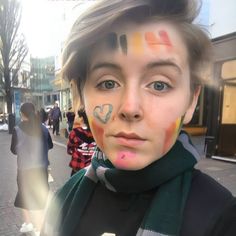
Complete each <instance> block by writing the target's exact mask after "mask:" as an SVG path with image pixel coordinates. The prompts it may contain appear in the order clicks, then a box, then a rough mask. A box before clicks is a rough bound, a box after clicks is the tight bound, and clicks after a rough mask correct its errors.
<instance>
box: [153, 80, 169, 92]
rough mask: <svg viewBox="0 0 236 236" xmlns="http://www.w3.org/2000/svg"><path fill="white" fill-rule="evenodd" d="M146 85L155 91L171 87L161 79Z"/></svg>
mask: <svg viewBox="0 0 236 236" xmlns="http://www.w3.org/2000/svg"><path fill="white" fill-rule="evenodd" d="M148 87H150V88H153V89H154V90H156V91H160V92H161V91H166V90H168V89H170V88H171V86H170V85H169V84H167V83H165V82H162V81H154V82H152V83H151V84H149V85H148Z"/></svg>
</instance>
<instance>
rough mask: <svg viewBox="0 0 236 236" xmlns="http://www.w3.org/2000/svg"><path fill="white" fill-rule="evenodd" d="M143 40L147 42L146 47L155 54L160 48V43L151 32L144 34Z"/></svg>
mask: <svg viewBox="0 0 236 236" xmlns="http://www.w3.org/2000/svg"><path fill="white" fill-rule="evenodd" d="M144 38H145V40H146V42H147V45H148V47H149V48H150V49H151V50H152V51H155V52H157V51H158V50H159V48H160V41H159V40H158V38H157V37H156V35H155V34H154V33H153V32H145V34H144Z"/></svg>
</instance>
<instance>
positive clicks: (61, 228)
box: [43, 131, 199, 236]
mask: <svg viewBox="0 0 236 236" xmlns="http://www.w3.org/2000/svg"><path fill="white" fill-rule="evenodd" d="M197 159H199V154H198V153H197V151H196V150H195V148H194V147H193V145H192V143H191V141H190V139H189V137H188V135H187V134H186V133H185V132H183V131H181V133H180V135H179V137H178V139H177V141H176V143H175V145H174V146H173V147H172V148H171V150H170V151H169V152H168V153H167V154H166V155H165V156H163V157H162V158H161V159H159V160H157V161H155V162H154V163H152V164H151V165H149V166H147V167H145V168H144V169H142V170H137V171H125V170H118V169H116V168H114V167H113V166H112V164H111V163H110V162H109V161H108V160H107V159H106V157H105V155H104V154H103V153H102V152H101V151H100V150H99V149H98V150H97V151H96V152H95V154H94V156H93V159H92V165H90V166H89V168H88V169H87V170H82V171H80V172H79V173H78V174H76V175H75V176H73V177H72V178H71V179H70V180H69V181H68V182H67V183H66V184H65V186H64V187H63V188H62V189H61V190H60V191H59V192H58V193H57V195H56V196H55V198H54V200H53V201H52V204H51V207H50V209H49V211H48V214H47V220H46V223H45V225H44V232H46V235H50V236H52V235H53V236H56V235H60V236H70V235H72V232H73V231H74V230H75V229H76V226H77V224H78V221H79V220H80V217H81V216H82V213H83V210H84V209H85V207H86V205H87V203H88V199H89V198H90V196H91V195H92V194H93V191H94V189H95V186H96V184H97V183H98V182H100V183H102V184H104V185H105V186H106V188H108V189H109V190H110V191H114V192H122V193H140V192H144V191H147V190H150V189H155V188H156V189H157V191H156V192H155V194H154V197H153V199H152V202H151V204H150V207H149V209H147V211H146V213H145V216H144V218H143V221H142V223H141V225H140V227H139V229H138V232H137V235H138V236H169V235H173V236H174V235H176V236H177V235H179V232H180V227H181V224H182V218H183V210H184V207H185V202H186V199H187V197H188V192H189V189H190V186H191V178H192V170H193V167H194V165H195V164H196V162H197ZM58 199H59V203H58ZM43 235H44V234H43Z"/></svg>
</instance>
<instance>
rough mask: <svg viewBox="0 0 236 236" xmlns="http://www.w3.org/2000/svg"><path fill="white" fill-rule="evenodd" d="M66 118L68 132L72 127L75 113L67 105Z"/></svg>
mask: <svg viewBox="0 0 236 236" xmlns="http://www.w3.org/2000/svg"><path fill="white" fill-rule="evenodd" d="M66 118H67V125H68V133H70V132H71V130H72V129H73V124H74V120H75V113H74V112H73V110H72V107H69V109H68V111H67V112H66Z"/></svg>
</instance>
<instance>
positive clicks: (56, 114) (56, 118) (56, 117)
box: [50, 102, 62, 135]
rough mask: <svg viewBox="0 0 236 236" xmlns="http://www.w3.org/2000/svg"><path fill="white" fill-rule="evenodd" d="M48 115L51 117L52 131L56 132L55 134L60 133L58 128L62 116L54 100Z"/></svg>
mask: <svg viewBox="0 0 236 236" xmlns="http://www.w3.org/2000/svg"><path fill="white" fill-rule="evenodd" d="M50 117H51V119H52V124H53V128H52V133H53V134H54V133H55V132H56V135H60V133H59V130H60V121H62V116H61V110H60V108H59V107H58V103H57V102H55V104H54V107H53V108H52V110H51V112H50Z"/></svg>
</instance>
